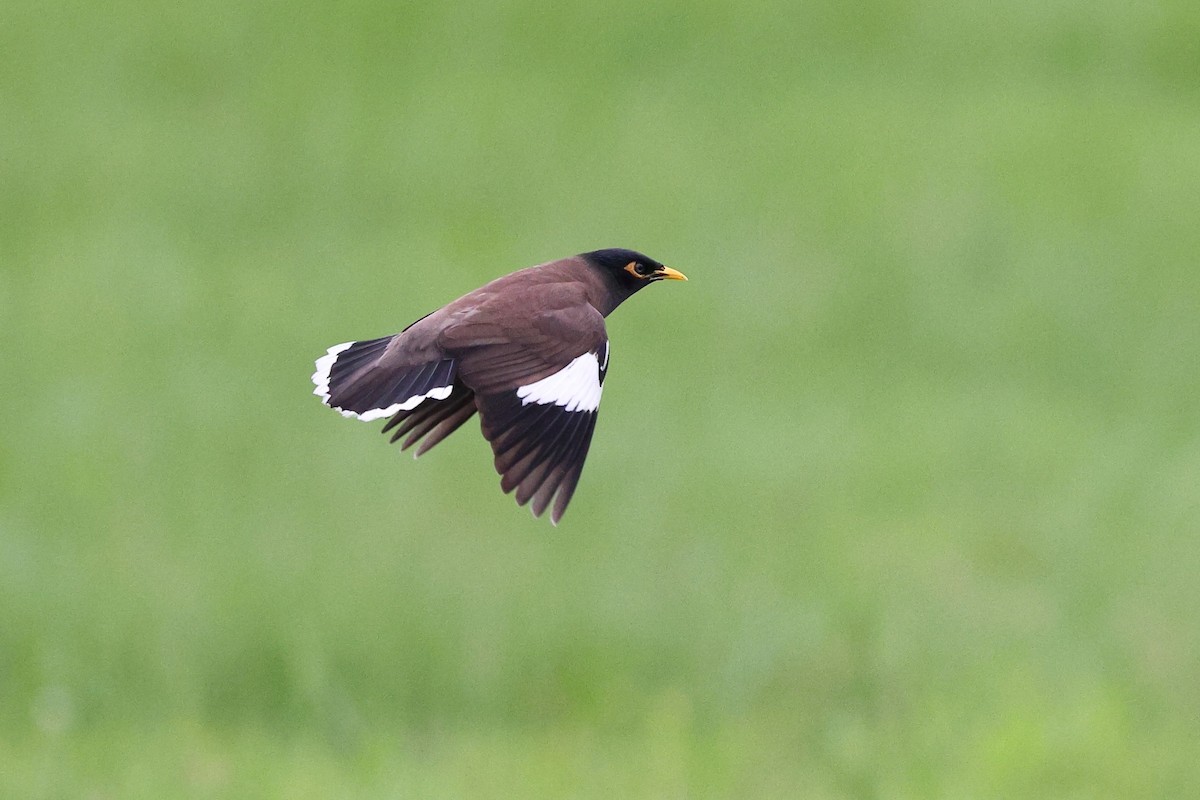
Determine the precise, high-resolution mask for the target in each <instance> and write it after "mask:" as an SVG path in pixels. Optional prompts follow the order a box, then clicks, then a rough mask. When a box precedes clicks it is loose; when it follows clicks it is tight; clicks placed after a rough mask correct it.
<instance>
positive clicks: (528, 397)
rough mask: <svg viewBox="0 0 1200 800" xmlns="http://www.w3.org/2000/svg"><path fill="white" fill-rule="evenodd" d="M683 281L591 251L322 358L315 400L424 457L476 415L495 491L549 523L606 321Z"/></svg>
mask: <svg viewBox="0 0 1200 800" xmlns="http://www.w3.org/2000/svg"><path fill="white" fill-rule="evenodd" d="M664 278H669V279H677V280H678V279H682V280H686V279H685V278H683V276H682V274H681V273H678V272H676V271H675V270H672V269H670V268H669V267H664V266H663V265H661V264H659V263H658V262H657V261H654V260H653V259H649V258H647V257H646V256H643V255H641V254H639V253H636V252H633V251H630V250H615V249H614V250H598V251H594V252H592V253H584V254H582V255H578V256H572V257H570V258H564V259H560V260H558V261H552V262H549V263H547V264H542V265H540V266H536V267H530V268H528V269H523V270H520V271H518V272H514V273H511V274H509V275H505V276H504V277H502V278H497V279H496V280H494V281H492V282H490V283H488V284H486V285H485V286H482V287H480V288H478V289H476V290H475V291H473V292H470V293H469V294H466V295H463V296H462V297H460V298H459V299H457V300H455V301H453V302H451V303H449V304H447V305H445V306H443V307H442V308H440V309H438V310H437V311H434V312H433V313H432V314H429V315H428V316H425V317H422V318H421V319H419V320H417V321H416V322H414V323H413V324H412V325H409V326H408V327H407V328H405V329H404V330H403V331H401V332H400V333H398V334H396V335H394V336H389V337H384V338H382V339H373V340H369V341H362V342H348V343H346V344H343V345H337V346H335V347H332V348H330V349H329V351H328V353H327V354H326V356H324V357H322V358H321V359H319V360H318V361H317V372H316V373H314V375H313V382H314V383H315V384H316V386H317V389H316V391H315V392H314V394H317V395H318V396H320V397H321V399H322V400H323V401H324V402H325V403H326V404H327V405H329V406H331V407H333V408H335V409H337V410H338V411H340V412H342V414H343V415H345V416H351V417H357V418H359V419H362V420H368V421H369V420H372V419H381V418H384V417H390V420H389V422H388V423H387V425H385V426H384V429H383V430H384V432H385V433H386V432H388V431H389V430H392V429H393V428H395V429H396V430H395V433H394V434H393V435H392V441H393V442H394V441H396V440H397V439H399V438H400V437H402V436H403V437H406V438H405V439H404V442H403V444H402V447H404V448H407V447H410V446H412V445H413V444H416V443H417V442H418V441H420V443H421V445H420V447H419V448H418V449H417V455H420V454H421V453H423V452H425V451H427V450H428V449H429V448H431V447H433V446H434V445H435V444H437V443H438V442H440V441H441V440H442V439H444V438H445V437H446V436H449V435H450V434H451V433H453V432H454V431H455V430H456V429H457V428H458V427H459V426H460V425H462V424H463V423H464V422H466V421H467V420H468V419H470V418H471V416H472V415H474V414H475V413H476V412H478V413H479V415H480V418H481V420H482V431H483V435H484V436H485V437H486V438H487V439H488V441H489V442H491V445H492V450H493V453H494V455H495V465H496V469H497V471H498V472H499V473H500V474H501V476H502V479H501V484H500V485H501V488H503V489H504V491H505V492H511V491H513V490H516V493H517V502H518V503H519V504H522V505H524V504H525V503H527V502H530V501H532V510H533V513H534V515H535V516H539V515H541V514H542V512H543V511H545V509H546V508H547V507H548V506H549V505H550V502H551V500H553V501H554V510H553V513H552V514H551V519H552V520H553V521H554V522H555V523H557V522H558V520H559V518H560V517H561V516H562V514H563V512H564V511H565V510H566V507H567V504H568V503H569V502H570V499H571V496H572V494H573V492H574V491H575V486H576V484H577V482H578V480H579V475H580V472H581V471H582V469H583V463H584V459H585V458H586V456H587V450H588V446H589V444H590V442H591V437H592V432H593V430H594V429H595V423H596V414H597V411H598V407H599V401H600V393H601V388H602V384H603V382H604V376H605V374H606V372H607V367H608V352H609V348H608V336H607V334H606V333H605V329H604V317H606V316H607V315H608V314H610V313H612V311H613V310H614V309H615V308H616V307H617V306H618V305H620V304H621V302H622V301H624V300H625V299H626V298H628V297H629V296H630V295H632V294H633V293H634V292H636V291H638V290H639V289H641V288H642V287H643V286H646V285H648V284H649V283H652V282H654V281H656V280H661V279H664Z"/></svg>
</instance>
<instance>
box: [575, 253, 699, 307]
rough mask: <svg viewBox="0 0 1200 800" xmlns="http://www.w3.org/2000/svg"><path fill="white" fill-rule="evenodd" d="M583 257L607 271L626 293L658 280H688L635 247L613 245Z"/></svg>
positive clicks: (605, 273)
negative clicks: (626, 247) (631, 248)
mask: <svg viewBox="0 0 1200 800" xmlns="http://www.w3.org/2000/svg"><path fill="white" fill-rule="evenodd" d="M583 258H584V259H585V260H586V261H587V262H588V263H589V264H591V265H592V266H593V267H595V268H597V269H598V270H600V271H601V272H602V273H604V275H605V276H607V277H608V278H609V280H610V281H611V283H612V285H613V286H615V287H616V289H617V291H618V292H621V293H622V294H623V295H624V296H625V297H628V296H629V295H631V294H633V293H634V292H636V291H637V290H638V289H641V288H642V287H643V286H649V285H650V284H652V283H654V282H655V281H662V280H668V281H686V280H687V276H685V275H684V274H683V273H682V272H680V271H679V270H676V269H671V268H670V267H665V266H663V265H662V264H660V263H658V262H657V261H655V260H654V259H653V258H650V257H649V256H645V255H642V254H641V253H639V252H637V251H635V250H626V249H624V248H621V247H611V248H608V249H607V250H593V251H592V252H590V253H584V254H583Z"/></svg>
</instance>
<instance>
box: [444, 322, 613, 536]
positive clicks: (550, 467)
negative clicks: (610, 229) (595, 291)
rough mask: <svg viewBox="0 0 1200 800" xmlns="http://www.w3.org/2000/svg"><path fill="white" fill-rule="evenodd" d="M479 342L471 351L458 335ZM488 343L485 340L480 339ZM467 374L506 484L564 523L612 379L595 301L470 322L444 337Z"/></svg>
mask: <svg viewBox="0 0 1200 800" xmlns="http://www.w3.org/2000/svg"><path fill="white" fill-rule="evenodd" d="M456 337H461V338H462V339H463V341H464V342H465V341H470V342H471V343H472V344H471V345H470V346H468V347H464V348H463V349H459V348H457V347H456V346H455V338H456ZM480 342H483V344H479V343H480ZM443 344H444V346H445V347H446V350H447V352H449V353H453V354H454V355H455V357H456V360H457V361H458V367H459V376H460V379H461V380H462V381H463V383H465V384H466V385H467V386H468V387H470V388H471V389H473V390H474V392H475V405H476V407H477V408H478V409H479V414H480V418H481V421H482V429H483V435H484V436H485V437H486V438H487V440H488V441H489V442H490V443H491V445H492V452H493V454H494V456H495V465H496V471H497V472H499V473H500V475H501V480H500V488H501V489H503V490H504V491H505V492H513V491H515V492H516V499H517V503H518V504H519V505H525V504H526V503H531V505H530V508H531V510H532V511H533V514H534V516H541V515H542V513H543V512H545V510H546V509H547V508H549V507H550V506H551V502H552V501H553V510H552V511H551V514H550V519H551V521H552V522H553V523H554V524H558V521H559V519H561V518H562V515H563V513H564V512H565V511H566V509H567V505H568V503H570V502H571V496H572V495H573V494H574V492H575V487H576V486H577V485H578V483H579V476H580V473H581V472H582V471H583V463H584V460H585V459H586V458H587V453H588V446H589V445H590V444H591V440H592V432H593V431H594V430H595V429H596V416H597V414H598V412H599V408H600V395H601V391H602V387H603V385H604V376H605V374H606V373H607V371H608V353H609V344H608V336H607V334H606V333H605V330H604V318H603V317H601V316H600V314H599V312H597V311H596V310H595V309H594V308H592V307H591V306H590V305H586V304H583V305H571V306H569V307H566V308H559V309H553V310H548V311H544V312H542V313H539V314H536V315H534V316H533V317H532V318H528V317H527V318H525V319H524V320H522V322H521V324H520V325H514V326H511V328H508V327H506V326H503V325H497V324H495V323H494V322H491V323H489V322H486V321H484V320H480V321H478V322H474V323H472V322H471V321H470V320H467V321H465V322H464V323H463V324H461V325H460V326H456V327H455V329H454V330H452V331H450V332H448V334H447V336H446V337H445V339H444V340H443Z"/></svg>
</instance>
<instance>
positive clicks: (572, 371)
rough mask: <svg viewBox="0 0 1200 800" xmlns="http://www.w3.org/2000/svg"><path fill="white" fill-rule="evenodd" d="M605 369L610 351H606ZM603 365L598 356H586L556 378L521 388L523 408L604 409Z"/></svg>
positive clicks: (582, 356) (557, 373)
mask: <svg viewBox="0 0 1200 800" xmlns="http://www.w3.org/2000/svg"><path fill="white" fill-rule="evenodd" d="M604 361H605V366H607V363H608V349H607V347H606V348H605V351H604ZM601 391H602V387H601V386H600V362H599V361H598V360H597V359H596V354H595V353H584V354H583V355H581V356H579V357H578V358H576V359H575V360H573V361H572V362H571V363H570V364H567V365H566V366H565V367H563V368H562V369H560V370H559V371H558V372H556V373H554V374H553V375H551V376H549V377H546V378H542V379H541V380H540V381H535V382H534V383H531V384H529V385H528V386H518V387H517V397H519V398H521V405H523V406H527V405H529V404H530V403H537V404H538V405H543V406H544V405H546V404H548V403H553V404H554V405H556V406H560V407H561V408H562V409H563V410H565V411H595V410H596V409H597V408H599V407H600V392H601Z"/></svg>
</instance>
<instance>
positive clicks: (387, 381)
mask: <svg viewBox="0 0 1200 800" xmlns="http://www.w3.org/2000/svg"><path fill="white" fill-rule="evenodd" d="M393 338H395V337H393V336H384V337H383V338H381V339H369V340H366V341H362V342H345V343H344V344H338V345H334V346H333V347H331V348H329V349H328V350H327V351H326V352H325V355H323V356H321V357H320V358H318V359H317V371H316V372H314V373H313V375H312V382H313V384H314V385H315V386H316V387H317V388H316V389H314V390H313V394H315V395H316V396H317V397H320V398H321V402H323V403H324V404H325V405H327V406H329V407H330V408H332V409H334V410H335V411H339V412H341V414H342V416H344V417H353V418H355V419H360V420H362V421H364V422H369V421H371V420H375V419H383V418H384V417H390V416H392V415H393V414H395V413H397V412H398V411H408V410H411V409H414V408H416V407H417V406H418V405H420V404H421V403H422V402H423V401H425V400H445V399H446V398H447V397H449V396H450V392H451V391H452V390H453V388H454V376H455V372H456V364H455V361H454V359H452V358H443V359H439V360H433V361H427V362H424V363H417V364H403V365H394V364H388V363H386V362H385V360H384V359H383V355H384V353H385V351H386V350H387V347H388V344H389V343H390V342H391V341H392V339H393Z"/></svg>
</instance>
